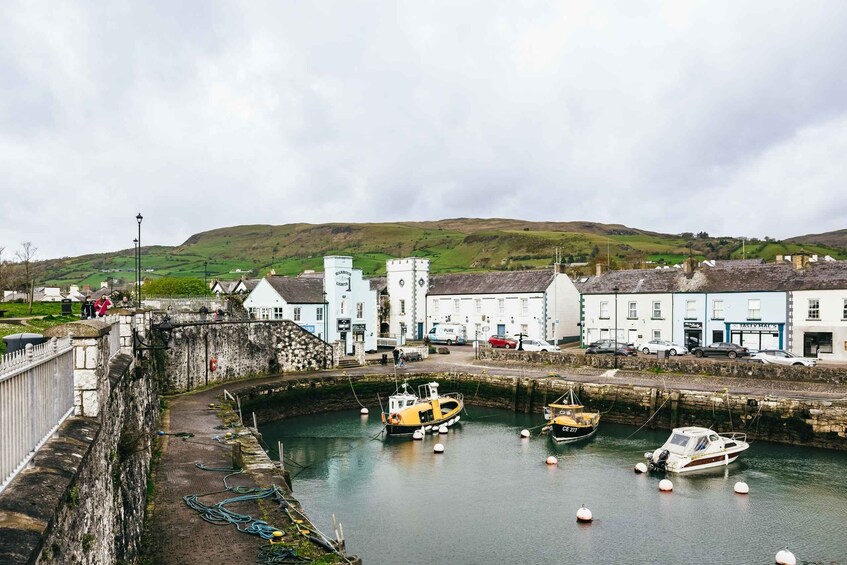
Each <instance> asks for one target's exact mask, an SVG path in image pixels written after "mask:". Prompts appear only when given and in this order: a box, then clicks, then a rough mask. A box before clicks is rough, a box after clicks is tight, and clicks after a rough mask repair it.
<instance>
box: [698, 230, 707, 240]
mask: <svg viewBox="0 0 847 565" xmlns="http://www.w3.org/2000/svg"><path fill="white" fill-rule="evenodd" d="M707 237H709V234H708V233H706V232H704V231H701V232H698V233H697V238H698V239H706V238H707Z"/></svg>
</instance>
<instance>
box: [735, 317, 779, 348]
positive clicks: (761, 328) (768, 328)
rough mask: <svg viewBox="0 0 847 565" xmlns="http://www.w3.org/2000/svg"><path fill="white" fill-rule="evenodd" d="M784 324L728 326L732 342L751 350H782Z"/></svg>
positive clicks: (742, 323) (745, 323) (754, 323)
mask: <svg viewBox="0 0 847 565" xmlns="http://www.w3.org/2000/svg"><path fill="white" fill-rule="evenodd" d="M784 330H785V324H784V323H772V324H766V323H756V322H739V323H735V324H726V333H727V335H729V337H730V341H731V342H732V343H734V344H736V345H740V346H742V347H746V348H748V349H751V350H760V349H782V346H783V343H784V339H783V334H784Z"/></svg>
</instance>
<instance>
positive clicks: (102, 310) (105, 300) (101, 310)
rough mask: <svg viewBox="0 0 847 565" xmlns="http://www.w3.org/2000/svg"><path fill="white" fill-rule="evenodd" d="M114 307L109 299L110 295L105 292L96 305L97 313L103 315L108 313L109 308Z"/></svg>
mask: <svg viewBox="0 0 847 565" xmlns="http://www.w3.org/2000/svg"><path fill="white" fill-rule="evenodd" d="M111 307H112V301H111V300H109V296H108V295H106V294H104V295H103V296H101V297H100V299H99V300H98V301H97V303H96V304H95V305H94V310H95V311H96V312H97V315H98V316H100V317H102V316H105V315H106V312H107V311H108V310H109V308H111Z"/></svg>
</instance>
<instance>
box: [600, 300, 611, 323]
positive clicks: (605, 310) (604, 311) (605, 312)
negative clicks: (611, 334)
mask: <svg viewBox="0 0 847 565" xmlns="http://www.w3.org/2000/svg"><path fill="white" fill-rule="evenodd" d="M600 317H601V318H605V319H607V320H608V319H609V303H608V302H607V301H605V300H604V301H602V302H601V303H600Z"/></svg>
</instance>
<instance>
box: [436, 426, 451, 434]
mask: <svg viewBox="0 0 847 565" xmlns="http://www.w3.org/2000/svg"><path fill="white" fill-rule="evenodd" d="M448 431H449V430H448V429H447V426H441V427H440V428H438V433H440V434H446V433H447V432H448Z"/></svg>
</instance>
